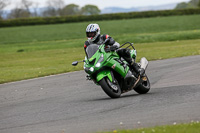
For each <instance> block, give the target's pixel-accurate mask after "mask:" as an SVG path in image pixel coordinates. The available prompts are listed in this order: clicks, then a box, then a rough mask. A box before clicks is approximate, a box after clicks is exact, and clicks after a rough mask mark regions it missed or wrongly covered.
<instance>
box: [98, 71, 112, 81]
mask: <svg viewBox="0 0 200 133" xmlns="http://www.w3.org/2000/svg"><path fill="white" fill-rule="evenodd" d="M104 77H108V79H109V80H110V81H111V82H112V81H113V78H112V74H111V71H110V70H103V71H101V72H99V73H98V74H97V76H96V82H97V83H98V82H99V81H100V80H102V79H103V78H104Z"/></svg>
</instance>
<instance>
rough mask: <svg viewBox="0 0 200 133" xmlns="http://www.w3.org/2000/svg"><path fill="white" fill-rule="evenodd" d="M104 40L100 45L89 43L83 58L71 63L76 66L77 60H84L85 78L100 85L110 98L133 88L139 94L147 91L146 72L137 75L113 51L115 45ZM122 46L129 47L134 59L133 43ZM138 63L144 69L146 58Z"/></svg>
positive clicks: (148, 83) (148, 86)
mask: <svg viewBox="0 0 200 133" xmlns="http://www.w3.org/2000/svg"><path fill="white" fill-rule="evenodd" d="M105 42H106V41H105ZM105 42H104V43H102V44H101V45H96V44H92V45H89V46H88V47H87V48H86V57H85V60H83V61H75V62H73V63H72V65H73V66H76V65H77V64H78V63H79V62H84V70H85V72H86V73H87V74H88V75H87V76H86V77H87V79H88V80H93V81H94V83H95V84H97V85H100V86H101V88H102V89H103V90H104V92H105V93H106V94H107V95H108V96H109V97H111V98H119V97H120V96H121V94H123V93H126V92H128V91H131V90H135V91H136V92H137V93H139V94H145V93H147V92H149V90H150V82H149V79H148V77H147V75H146V73H144V75H143V76H138V74H137V73H136V72H135V71H134V70H133V69H131V67H130V66H129V64H128V63H127V62H126V61H125V60H124V59H123V58H122V57H119V55H118V54H117V53H116V52H115V50H116V47H112V46H107V45H105ZM127 45H128V46H127ZM125 46H126V47H125ZM122 47H125V48H126V49H129V50H130V53H131V57H132V58H133V59H134V60H135V59H136V55H137V54H136V50H135V48H134V46H133V43H130V42H126V43H124V44H123V45H121V46H120V47H119V48H122ZM138 65H139V66H140V67H141V68H143V69H144V70H146V68H147V66H148V61H147V59H146V58H145V57H143V58H141V60H140V63H138Z"/></svg>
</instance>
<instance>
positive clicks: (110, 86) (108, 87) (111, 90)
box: [99, 77, 121, 98]
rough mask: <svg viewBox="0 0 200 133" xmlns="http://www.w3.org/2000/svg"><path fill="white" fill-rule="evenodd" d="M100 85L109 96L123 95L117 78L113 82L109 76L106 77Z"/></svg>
mask: <svg viewBox="0 0 200 133" xmlns="http://www.w3.org/2000/svg"><path fill="white" fill-rule="evenodd" d="M99 85H100V86H101V88H102V89H103V90H104V92H105V93H106V94H107V95H108V96H109V97H111V98H119V97H120V96H121V89H120V86H119V84H118V82H117V80H116V79H114V83H112V82H111V81H110V80H109V79H108V77H105V78H103V79H102V80H100V81H99Z"/></svg>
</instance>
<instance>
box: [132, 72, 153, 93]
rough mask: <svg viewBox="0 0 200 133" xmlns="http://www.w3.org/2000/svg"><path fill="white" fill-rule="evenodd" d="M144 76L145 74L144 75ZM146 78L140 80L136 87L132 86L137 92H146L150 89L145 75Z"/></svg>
mask: <svg viewBox="0 0 200 133" xmlns="http://www.w3.org/2000/svg"><path fill="white" fill-rule="evenodd" d="M145 76H146V75H145ZM146 78H147V80H146V81H144V82H142V83H141V84H140V85H139V86H138V87H136V88H134V90H135V91H136V92H137V93H139V94H146V93H147V92H149V90H150V82H149V79H148V77H147V76H146Z"/></svg>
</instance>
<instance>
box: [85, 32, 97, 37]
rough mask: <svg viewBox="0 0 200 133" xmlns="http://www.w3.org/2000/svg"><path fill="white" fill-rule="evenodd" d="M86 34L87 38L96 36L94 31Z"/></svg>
mask: <svg viewBox="0 0 200 133" xmlns="http://www.w3.org/2000/svg"><path fill="white" fill-rule="evenodd" d="M86 35H87V37H88V38H91V37H92V38H93V37H95V36H96V32H86Z"/></svg>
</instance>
